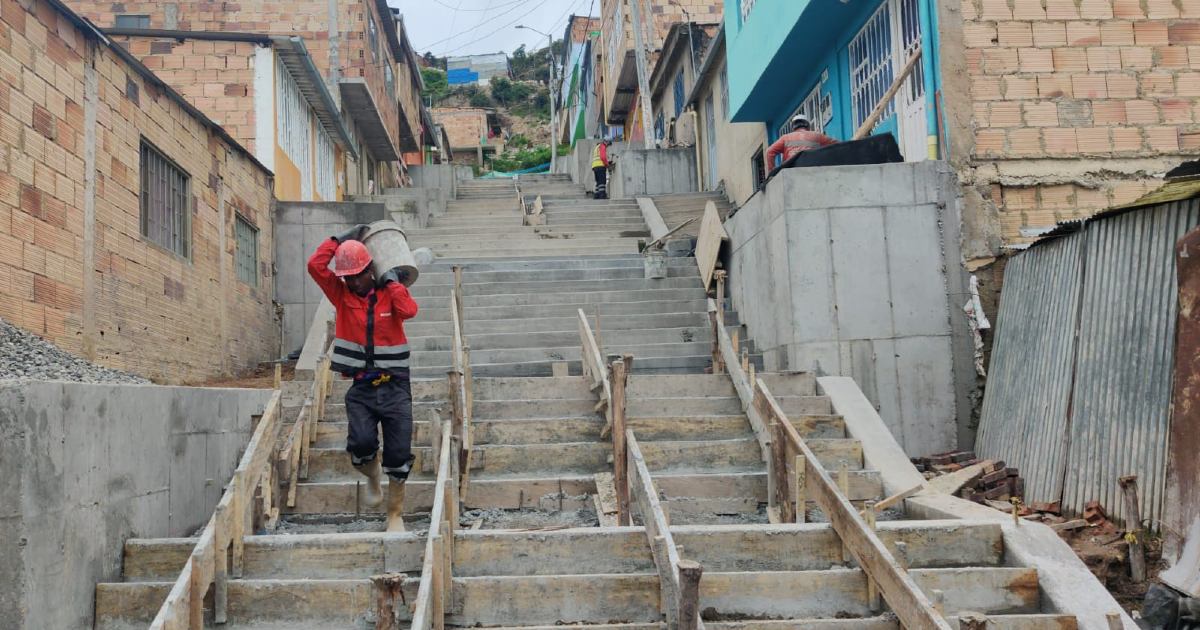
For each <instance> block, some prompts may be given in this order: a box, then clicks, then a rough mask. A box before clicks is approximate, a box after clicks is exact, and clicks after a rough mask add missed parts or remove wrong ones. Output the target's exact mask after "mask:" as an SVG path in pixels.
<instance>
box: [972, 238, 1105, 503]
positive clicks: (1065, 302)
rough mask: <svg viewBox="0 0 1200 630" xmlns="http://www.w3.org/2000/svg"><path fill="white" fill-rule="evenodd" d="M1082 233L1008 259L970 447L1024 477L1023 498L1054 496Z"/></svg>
mask: <svg viewBox="0 0 1200 630" xmlns="http://www.w3.org/2000/svg"><path fill="white" fill-rule="evenodd" d="M1083 243H1084V234H1083V233H1076V234H1071V235H1069V236H1065V237H1062V238H1059V239H1057V240H1054V241H1051V242H1047V243H1044V244H1041V245H1039V246H1038V247H1036V248H1033V249H1030V250H1028V251H1026V252H1024V253H1022V254H1020V255H1017V256H1014V257H1013V258H1012V260H1010V261H1009V263H1008V266H1007V267H1006V268H1005V273H1004V286H1003V292H1002V294H1001V299H1000V312H999V314H998V316H997V318H996V335H995V337H994V340H993V341H994V343H993V344H992V360H991V366H990V368H989V374H988V380H987V389H986V390H985V391H984V397H983V410H982V414H981V421H980V426H979V432H978V434H977V436H976V442H975V450H976V452H977V453H978V454H979V456H980V457H987V458H992V459H1002V460H1004V461H1005V462H1007V463H1008V465H1009V466H1015V467H1018V468H1019V469H1020V470H1021V474H1022V476H1024V477H1025V496H1026V500H1030V501H1056V500H1058V498H1059V497H1060V496H1061V494H1062V479H1063V468H1064V466H1065V465H1066V457H1065V454H1066V440H1065V436H1066V434H1067V419H1068V403H1069V400H1070V386H1071V372H1072V368H1073V365H1074V356H1075V323H1076V320H1077V318H1078V313H1079V295H1080V288H1081V262H1082V251H1083Z"/></svg>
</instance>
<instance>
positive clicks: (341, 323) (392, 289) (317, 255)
mask: <svg viewBox="0 0 1200 630" xmlns="http://www.w3.org/2000/svg"><path fill="white" fill-rule="evenodd" d="M337 247H338V242H337V241H335V240H334V239H332V238H330V239H326V240H324V241H322V242H321V244H320V245H319V246H317V251H315V252H313V255H312V256H311V257H310V258H309V259H308V275H310V276H312V279H313V280H315V281H316V282H317V286H319V287H321V291H323V292H324V293H325V297H327V298H329V301H330V302H331V303H332V304H333V307H334V309H336V310H337V316H336V319H335V328H334V337H336V339H334V342H333V369H334V370H336V371H338V372H340V373H342V374H347V375H353V374H356V373H358V372H362V371H366V370H371V369H377V370H384V371H389V372H407V371H408V368H409V349H408V338H407V337H405V336H404V320H406V319H412V318H413V317H415V316H416V314H417V303H416V301H414V300H413V298H412V295H411V294H410V293H409V292H408V287H406V286H404V285H403V284H401V283H399V282H390V283H388V285H387V286H386V287H383V288H381V289H377V290H374V291H371V293H370V294H368V295H367V297H359V296H357V295H355V294H354V292H353V291H351V290H350V288H349V287H347V286H346V283H345V282H343V281H342V279H341V278H339V277H337V276H336V275H334V273H333V271H331V270H330V269H329V261H331V260H333V254H334V252H336V251H337Z"/></svg>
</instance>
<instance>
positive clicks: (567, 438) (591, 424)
mask: <svg viewBox="0 0 1200 630" xmlns="http://www.w3.org/2000/svg"><path fill="white" fill-rule="evenodd" d="M329 411H330V413H329V414H328V415H327V416H326V418H325V419H324V420H322V421H321V422H319V423H318V424H317V441H316V445H317V446H318V447H321V448H341V447H342V446H344V445H345V443H346V421H345V420H344V418H345V413H344V408H342V409H340V410H339V411H340V413H335V412H334V408H333V407H330V408H329ZM339 418H343V419H339ZM414 418H415V419H414V421H413V444H418V445H428V444H430V439H429V438H430V434H429V430H430V423H429V421H428V420H426V419H425V418H424V417H423V416H421V415H420V414H414ZM789 420H791V422H792V425H793V426H794V427H796V430H797V431H798V432H799V433H800V435H801V436H803V437H804V438H806V439H819V438H824V439H840V438H845V437H846V427H845V422H844V421H843V420H842V418H841V417H840V416H799V417H797V418H789ZM626 425H627V426H628V427H629V428H631V429H633V430H634V432H635V433H636V434H637V436H638V439H640V440H646V441H654V440H679V439H698V436H703V438H704V439H711V440H730V439H739V438H743V437H746V435H747V433H748V431H749V430H750V424H749V421H748V420H747V419H746V417H745V416H741V415H726V416H686V417H684V416H641V417H630V418H627V419H626ZM603 427H604V420H603V419H602V418H600V417H599V416H593V417H587V416H564V417H546V418H494V419H493V418H476V419H474V422H472V425H471V435H472V438H473V443H474V444H476V445H484V444H502V445H514V446H515V445H521V444H559V443H567V442H589V441H595V440H597V439H599V438H600V431H601V430H602V429H603Z"/></svg>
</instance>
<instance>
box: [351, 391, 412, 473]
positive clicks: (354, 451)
mask: <svg viewBox="0 0 1200 630" xmlns="http://www.w3.org/2000/svg"><path fill="white" fill-rule="evenodd" d="M346 419H347V420H348V422H347V424H348V430H347V432H346V451H347V452H348V453H350V459H351V460H352V461H353V462H354V464H355V465H358V464H364V463H366V462H369V461H371V460H372V459H374V457H375V451H377V450H378V449H379V436H378V429H377V428H376V427H377V426H380V425H381V426H382V427H383V472H385V473H387V474H389V475H391V476H393V477H396V478H398V479H406V478H407V477H408V472H407V471H403V470H401V469H402V468H404V467H405V465H406V464H408V463H409V462H411V461H412V459H413V455H412V434H413V430H412V388H411V386H410V384H409V380H408V376H407V375H404V376H397V375H393V376H392V378H391V380H389V381H387V382H384V383H380V384H379V385H372V384H371V381H368V380H362V381H355V383H354V384H353V385H351V386H350V391H348V392H346Z"/></svg>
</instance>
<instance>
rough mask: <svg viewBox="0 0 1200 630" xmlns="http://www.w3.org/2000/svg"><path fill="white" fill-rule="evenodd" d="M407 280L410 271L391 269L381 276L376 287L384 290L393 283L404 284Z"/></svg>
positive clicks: (399, 268)
mask: <svg viewBox="0 0 1200 630" xmlns="http://www.w3.org/2000/svg"><path fill="white" fill-rule="evenodd" d="M407 279H408V271H406V270H405V269H404V268H403V267H392V268H391V269H388V270H387V271H385V272H384V273H383V275H381V276H379V278H378V279H377V280H376V281H375V284H376V286H378V287H380V288H383V287H386V286H387V285H388V284H389V283H392V282H399V283H400V284H404V281H405V280H407Z"/></svg>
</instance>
